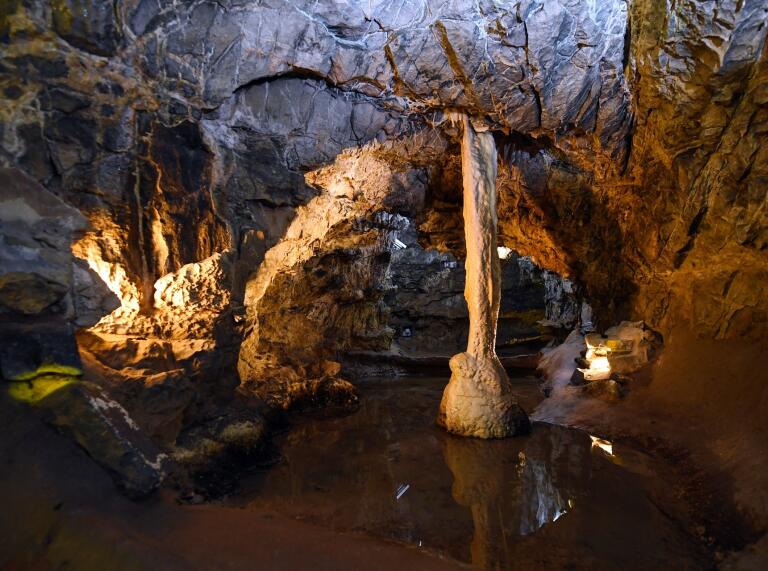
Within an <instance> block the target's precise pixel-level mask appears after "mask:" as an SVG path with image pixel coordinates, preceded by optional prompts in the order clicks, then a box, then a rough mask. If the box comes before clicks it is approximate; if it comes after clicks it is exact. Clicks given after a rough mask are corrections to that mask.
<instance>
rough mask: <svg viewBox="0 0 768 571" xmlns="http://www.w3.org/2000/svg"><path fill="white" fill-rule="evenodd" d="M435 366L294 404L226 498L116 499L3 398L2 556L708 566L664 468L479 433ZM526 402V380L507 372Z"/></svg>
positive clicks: (434, 565) (585, 443) (554, 434)
mask: <svg viewBox="0 0 768 571" xmlns="http://www.w3.org/2000/svg"><path fill="white" fill-rule="evenodd" d="M445 382H446V379H445V378H426V377H421V378H418V377H413V378H397V379H375V380H370V381H366V382H364V383H361V384H360V391H361V397H362V398H361V406H360V408H359V409H358V410H357V411H356V412H354V413H352V414H348V415H345V416H333V417H330V416H327V415H322V414H302V415H293V416H292V418H291V423H292V426H291V429H290V430H288V431H286V432H285V433H284V434H282V435H280V436H279V437H278V445H279V447H280V451H281V460H280V461H279V462H278V463H277V464H276V465H274V466H272V467H269V468H264V469H259V470H255V471H252V472H250V473H249V474H247V475H246V476H245V477H244V478H243V480H242V482H241V487H240V491H239V492H238V493H237V494H236V495H233V496H231V497H229V498H226V499H224V500H221V501H218V502H215V503H211V504H206V505H200V506H189V505H179V504H177V503H176V501H175V497H174V494H173V493H172V492H171V491H162V492H161V493H160V494H157V495H156V496H155V497H153V498H150V499H149V500H146V501H143V502H138V503H137V502H131V501H129V500H127V499H125V498H123V497H122V496H121V495H119V493H117V491H116V489H115V488H114V486H113V485H112V482H111V480H110V479H109V477H108V476H107V475H106V474H105V473H103V472H102V470H101V469H100V468H99V467H98V466H96V465H94V464H93V463H92V462H91V461H90V460H89V459H88V458H87V456H86V455H85V454H84V453H83V452H82V451H81V450H80V449H78V448H77V447H76V446H74V445H73V444H72V443H70V442H69V441H68V440H66V439H65V438H63V437H61V436H59V435H57V434H55V433H54V432H53V431H52V430H51V429H50V428H48V427H47V426H45V425H43V424H42V423H41V422H40V421H39V420H38V419H37V418H35V417H33V416H32V415H30V414H28V413H25V412H24V411H23V410H22V409H20V408H19V407H18V406H17V405H15V404H13V403H10V402H7V401H4V400H3V401H2V402H0V408H2V410H0V462H2V466H1V467H0V499H2V502H3V505H4V509H3V510H2V511H0V569H58V568H72V569H269V570H279V569H285V570H294V569H296V570H298V569H313V570H314V569H317V570H322V569H334V570H338V569H366V570H368V569H395V568H402V569H461V568H465V569H472V568H474V569H553V570H554V569H617V568H622V569H626V570H634V569H638V570H640V569H692V570H693V569H697V570H698V569H711V568H714V567H715V565H716V561H715V554H714V550H713V549H712V548H710V547H708V545H707V544H706V542H705V541H702V540H701V538H699V537H697V536H696V534H695V532H693V531H692V529H693V528H694V524H693V522H692V521H690V519H689V518H688V516H687V514H690V512H691V506H689V505H686V504H685V497H684V495H682V494H680V491H679V486H680V485H683V484H682V483H681V482H679V481H677V477H676V472H675V471H674V470H673V469H672V467H671V466H669V465H668V463H667V462H666V461H665V460H663V459H661V458H659V457H657V456H655V455H653V454H648V453H646V452H643V451H641V450H640V449H638V448H635V447H633V446H632V445H631V444H627V445H624V444H622V443H621V442H618V443H614V447H613V450H612V452H613V453H612V454H608V453H607V452H606V451H605V450H604V449H602V448H599V447H596V446H594V445H593V443H592V441H591V439H590V437H589V435H588V434H587V433H586V432H584V431H581V430H575V429H571V428H567V427H561V426H555V425H550V424H546V423H535V424H534V428H533V432H532V434H531V435H530V436H525V437H518V438H513V439H507V440H502V441H492V442H487V441H479V440H474V439H463V438H457V437H454V436H451V435H448V434H446V433H444V432H443V431H441V430H440V429H438V428H437V427H436V426H435V425H434V417H435V413H436V410H437V406H438V403H439V398H440V395H441V391H442V387H443V386H444V384H445ZM515 385H516V388H517V390H518V392H519V394H520V395H521V402H522V404H523V405H524V406H525V407H528V409H529V410H530V409H531V408H532V407H533V406H535V404H536V402H537V401H538V400H540V398H541V397H540V396H539V392H538V387H537V383H536V380H535V379H533V378H520V379H515Z"/></svg>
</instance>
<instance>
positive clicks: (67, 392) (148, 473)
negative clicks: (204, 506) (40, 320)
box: [14, 377, 170, 498]
mask: <svg viewBox="0 0 768 571" xmlns="http://www.w3.org/2000/svg"><path fill="white" fill-rule="evenodd" d="M62 380H65V381H66V378H65V379H62V378H61V377H58V378H53V379H51V378H46V377H40V378H38V379H35V380H33V381H30V384H31V385H32V386H39V387H45V384H46V383H49V382H58V383H59V386H58V387H56V389H55V390H51V391H49V392H48V393H47V394H45V396H43V397H42V398H40V399H39V400H33V401H32V402H33V404H34V406H35V407H36V408H37V409H38V410H40V411H41V412H42V414H43V417H44V418H45V419H46V421H47V422H48V423H50V424H51V425H52V426H54V427H55V428H56V429H58V430H60V431H61V432H63V433H65V434H67V435H68V436H69V437H71V438H72V439H73V440H74V441H76V442H77V443H78V444H79V445H80V446H81V447H82V448H83V449H84V450H85V451H86V452H87V453H88V455H89V456H90V457H91V458H93V460H94V461H95V462H97V463H98V464H99V465H101V466H102V467H103V468H104V469H106V470H107V471H108V472H109V473H110V474H111V475H112V477H113V479H114V481H115V484H117V486H118V487H119V488H120V489H121V490H122V491H123V492H124V493H125V494H126V495H128V496H129V497H132V498H141V497H144V496H146V495H148V494H150V493H151V492H152V491H154V490H155V489H156V488H157V487H158V486H159V485H160V484H161V483H162V481H163V479H164V477H165V475H166V473H167V471H168V469H169V468H170V461H169V460H168V458H167V456H166V455H165V454H162V453H161V452H160V451H159V450H158V449H157V447H156V446H155V445H154V444H153V443H152V441H151V440H150V439H149V438H148V437H147V436H146V435H145V434H144V433H143V432H141V430H140V429H139V427H138V426H137V425H136V423H135V422H134V421H133V419H131V417H130V416H129V415H128V413H127V412H126V410H125V409H124V408H123V407H122V406H120V404H118V403H117V402H116V401H114V400H112V399H111V398H109V397H108V396H107V395H106V394H105V393H104V392H103V391H102V390H101V389H100V388H98V387H97V386H96V385H93V384H91V383H88V382H71V379H70V382H62ZM15 384H16V383H14V385H15ZM37 392H38V393H45V392H46V391H45V390H44V389H38V390H37Z"/></svg>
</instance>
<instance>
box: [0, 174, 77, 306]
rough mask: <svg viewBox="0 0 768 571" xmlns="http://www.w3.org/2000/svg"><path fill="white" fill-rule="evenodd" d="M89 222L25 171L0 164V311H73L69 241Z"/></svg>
mask: <svg viewBox="0 0 768 571" xmlns="http://www.w3.org/2000/svg"><path fill="white" fill-rule="evenodd" d="M85 227H86V219H85V218H84V217H83V215H82V214H80V213H79V212H78V211H77V210H75V209H74V208H72V207H70V206H68V205H66V204H65V203H64V202H62V201H61V199H59V198H58V197H56V196H54V195H53V194H51V193H50V192H48V191H47V190H46V189H44V188H43V187H42V186H40V185H39V184H38V183H37V182H35V181H34V180H32V179H31V178H30V177H28V176H27V175H25V174H24V173H23V172H21V171H19V170H17V169H10V168H0V315H3V314H6V315H8V314H10V315H17V316H26V315H40V314H46V315H53V316H57V317H64V318H67V317H70V316H72V314H73V313H74V308H73V304H72V302H71V299H70V296H69V295H68V294H69V293H70V290H71V286H72V254H71V252H70V244H71V242H72V237H73V235H74V233H75V232H79V231H81V230H84V229H85Z"/></svg>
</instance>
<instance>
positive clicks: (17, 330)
mask: <svg viewBox="0 0 768 571" xmlns="http://www.w3.org/2000/svg"><path fill="white" fill-rule="evenodd" d="M81 368H82V365H81V363H80V355H79V353H78V351H77V343H76V342H75V337H74V333H73V329H72V326H71V325H70V324H68V323H44V324H34V323H33V324H28V323H24V324H23V323H2V324H0V373H1V374H2V378H4V379H6V380H9V381H14V380H28V379H33V378H34V377H36V376H38V375H41V374H46V373H55V374H65V375H69V376H78V375H80V374H82V370H81Z"/></svg>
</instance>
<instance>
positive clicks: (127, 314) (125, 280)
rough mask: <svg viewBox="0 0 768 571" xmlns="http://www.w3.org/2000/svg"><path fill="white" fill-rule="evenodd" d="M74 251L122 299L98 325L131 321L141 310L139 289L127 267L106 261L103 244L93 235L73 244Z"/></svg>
mask: <svg viewBox="0 0 768 571" xmlns="http://www.w3.org/2000/svg"><path fill="white" fill-rule="evenodd" d="M72 253H73V254H74V255H75V256H77V257H78V258H80V259H81V260H84V261H85V262H86V263H87V264H88V267H89V268H90V269H91V270H92V271H93V272H95V273H96V274H97V275H98V276H99V278H101V280H102V281H103V282H104V284H105V285H106V286H107V288H109V290H110V291H111V292H112V293H114V294H115V295H116V296H117V298H118V300H120V307H118V308H117V309H115V310H114V311H113V312H112V313H110V314H109V315H105V316H104V317H102V318H101V320H100V321H99V323H98V324H97V326H98V325H103V324H106V323H116V322H126V323H128V322H130V321H131V320H132V319H133V317H134V316H135V315H137V314H138V313H139V310H140V302H139V291H138V289H137V287H136V284H134V283H133V282H132V281H131V280H130V278H129V277H128V274H127V272H126V270H125V268H124V267H123V266H122V265H120V264H118V263H113V262H108V261H106V260H105V259H104V256H103V254H102V247H101V245H100V244H99V242H96V241H94V239H93V238H92V237H91V236H85V237H84V238H82V239H80V240H78V241H77V242H75V243H74V244H72Z"/></svg>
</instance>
